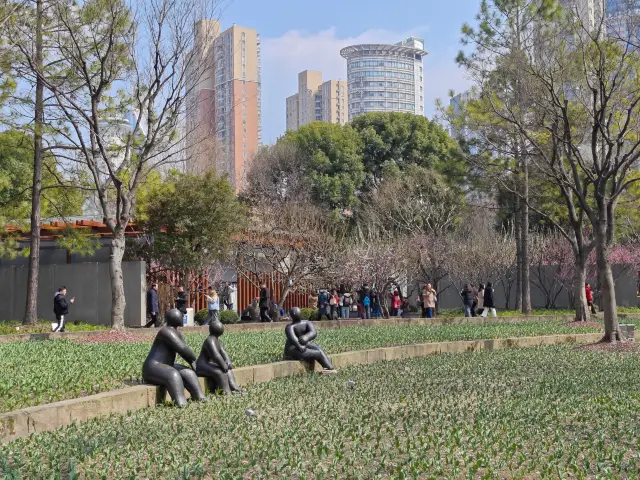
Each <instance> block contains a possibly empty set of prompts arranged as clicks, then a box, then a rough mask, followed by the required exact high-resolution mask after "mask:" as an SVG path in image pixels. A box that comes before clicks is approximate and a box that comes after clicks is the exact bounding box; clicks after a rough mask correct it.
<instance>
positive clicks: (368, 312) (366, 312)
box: [362, 292, 371, 320]
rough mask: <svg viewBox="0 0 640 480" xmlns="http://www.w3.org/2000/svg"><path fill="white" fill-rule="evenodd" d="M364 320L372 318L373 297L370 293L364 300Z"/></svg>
mask: <svg viewBox="0 0 640 480" xmlns="http://www.w3.org/2000/svg"><path fill="white" fill-rule="evenodd" d="M362 318H363V319H366V320H368V319H369V318H371V297H370V296H369V294H368V292H367V295H365V296H364V297H363V299H362Z"/></svg>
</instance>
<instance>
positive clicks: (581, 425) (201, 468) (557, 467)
mask: <svg viewBox="0 0 640 480" xmlns="http://www.w3.org/2000/svg"><path fill="white" fill-rule="evenodd" d="M639 369H640V356H639V355H636V354H628V353H627V354H622V355H615V356H613V355H609V354H606V353H604V352H597V351H596V352H593V351H583V350H578V349H576V348H575V347H570V346H569V347H544V348H532V349H516V350H503V351H493V352H476V353H465V354H454V355H447V354H444V355H439V356H433V357H425V358H419V359H412V360H403V361H396V362H391V363H390V362H379V363H375V364H372V365H368V366H360V367H347V368H344V369H341V371H340V373H339V375H337V376H321V375H317V376H308V377H296V378H287V379H280V380H276V381H273V382H269V383H266V384H260V385H255V386H253V387H251V388H249V390H248V394H247V395H246V396H240V397H232V398H219V399H216V400H214V401H210V402H209V403H207V404H193V405H190V406H189V407H188V408H186V409H183V410H180V409H175V408H156V409H146V410H141V411H138V412H136V413H131V414H128V415H118V416H114V417H111V418H108V419H97V420H91V421H89V422H87V423H83V424H79V425H78V424H76V425H72V426H70V427H68V428H64V429H60V430H57V431H53V432H45V433H41V434H36V435H33V436H31V437H28V438H24V439H19V440H16V441H14V442H12V443H9V444H8V445H6V446H5V447H4V448H3V449H2V451H1V452H0V476H2V477H9V478H56V477H62V478H78V477H79V478H101V477H103V476H105V477H106V478H255V477H262V478H283V477H284V478H296V477H298V478H301V477H304V478H344V477H350V478H373V477H380V478H398V477H400V476H406V477H409V478H410V477H416V478H527V479H528V478H567V477H569V478H596V477H601V478H637V477H638V476H639V475H640V459H639V457H638V455H637V438H638V435H639V434H640V427H638V425H637V422H636V421H635V419H636V418H635V417H636V413H635V412H637V411H638V409H639V408H640V398H638V395H637V391H638V390H639V389H640V377H639V376H638V375H637V372H638V370H639ZM349 380H351V382H349ZM249 410H250V411H251V412H249ZM168 445H170V447H167V446H168ZM302 446H304V448H303V447H302Z"/></svg>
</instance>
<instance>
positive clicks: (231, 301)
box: [225, 283, 238, 311]
mask: <svg viewBox="0 0 640 480" xmlns="http://www.w3.org/2000/svg"><path fill="white" fill-rule="evenodd" d="M227 288H228V290H229V295H228V296H227V302H226V304H225V306H226V307H227V310H231V311H234V310H233V307H234V305H235V303H236V296H237V293H238V289H237V288H236V286H235V285H234V284H233V283H229V284H227Z"/></svg>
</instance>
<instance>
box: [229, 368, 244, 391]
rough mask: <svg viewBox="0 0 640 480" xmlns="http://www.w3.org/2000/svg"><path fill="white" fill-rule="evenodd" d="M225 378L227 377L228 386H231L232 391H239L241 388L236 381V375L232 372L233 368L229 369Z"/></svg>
mask: <svg viewBox="0 0 640 480" xmlns="http://www.w3.org/2000/svg"><path fill="white" fill-rule="evenodd" d="M227 378H228V379H229V388H231V391H232V392H241V391H242V389H241V388H240V387H239V386H238V384H237V383H236V377H235V375H234V374H233V370H229V371H228V372H227Z"/></svg>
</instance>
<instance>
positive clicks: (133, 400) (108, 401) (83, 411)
mask: <svg viewBox="0 0 640 480" xmlns="http://www.w3.org/2000/svg"><path fill="white" fill-rule="evenodd" d="M601 338H602V333H583V334H570V335H547V336H540V337H517V338H496V339H489V340H470V341H455V342H438V343H435V342H434V343H421V344H412V345H399V346H394V347H382V348H373V349H369V350H360V351H355V352H345V353H338V354H334V355H331V360H332V362H333V364H334V366H335V367H336V368H343V367H347V366H350V365H367V364H370V363H374V362H379V361H392V360H400V359H405V358H415V357H425V356H429V355H436V354H439V353H463V352H470V351H479V350H501V349H508V348H523V347H533V346H539V345H555V344H564V343H590V342H597V341H598V340H600V339H601ZM311 370H312V368H311V366H310V365H308V364H305V363H304V362H296V361H282V362H276V363H269V364H265V365H253V366H248V367H241V368H236V369H234V374H235V377H236V381H237V383H238V385H240V386H244V385H250V384H253V383H261V382H269V381H271V380H274V379H276V378H282V377H290V376H294V375H303V374H305V373H307V372H309V371H311ZM315 370H316V371H318V370H320V367H319V365H315ZM200 384H201V385H202V387H203V389H204V390H205V392H206V391H207V390H208V389H207V385H206V384H205V379H204V378H200ZM207 393H209V392H207ZM187 396H188V392H187ZM164 400H171V399H170V398H169V396H168V394H167V393H166V392H165V391H163V389H161V388H158V387H154V386H152V385H138V386H135V387H128V388H122V389H120V390H113V391H110V392H105V393H99V394H97V395H91V396H88V397H81V398H75V399H72V400H64V401H62V402H55V403H49V404H45V405H39V406H37V407H29V408H25V409H22V410H15V411H13V412H7V413H3V414H0V439H1V440H2V443H6V442H8V441H11V440H14V439H16V438H19V437H25V436H28V435H30V434H32V433H37V432H43V431H46V430H54V429H56V428H58V427H63V426H66V425H70V424H71V423H72V422H74V421H79V422H82V421H85V420H89V419H92V418H96V417H101V416H107V415H111V414H114V413H120V414H122V413H126V412H128V411H132V410H139V409H141V408H145V407H155V406H156V405H157V404H159V403H162V402H163V401H164Z"/></svg>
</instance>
